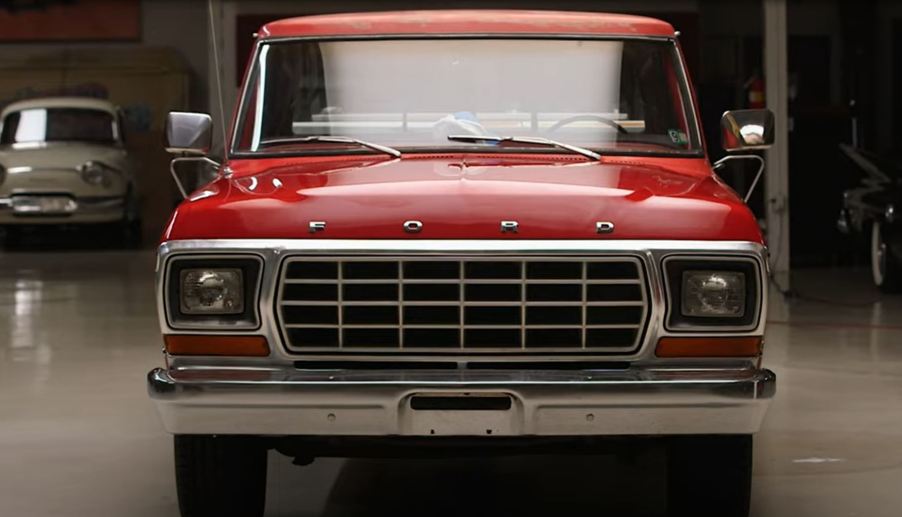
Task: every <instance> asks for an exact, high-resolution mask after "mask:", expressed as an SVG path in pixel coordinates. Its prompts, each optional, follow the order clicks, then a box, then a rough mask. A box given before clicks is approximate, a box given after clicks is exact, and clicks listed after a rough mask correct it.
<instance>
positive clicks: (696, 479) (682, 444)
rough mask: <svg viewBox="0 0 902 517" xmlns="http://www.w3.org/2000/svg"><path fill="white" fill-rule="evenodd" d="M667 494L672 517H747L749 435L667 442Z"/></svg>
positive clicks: (749, 457) (750, 486) (684, 438)
mask: <svg viewBox="0 0 902 517" xmlns="http://www.w3.org/2000/svg"><path fill="white" fill-rule="evenodd" d="M667 492H668V494H667V495H668V509H669V512H668V515H670V516H671V517H684V516H693V517H748V515H749V503H750V501H751V493H752V437H751V435H736V436H686V437H673V438H670V439H669V440H668V443H667Z"/></svg>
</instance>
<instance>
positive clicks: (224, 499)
mask: <svg viewBox="0 0 902 517" xmlns="http://www.w3.org/2000/svg"><path fill="white" fill-rule="evenodd" d="M174 444H175V481H176V489H177V492H178V498H179V510H180V511H181V514H182V517H262V516H263V510H264V507H265V503H266V454H267V449H266V447H265V446H264V445H263V444H262V443H261V441H260V440H259V439H257V438H252V437H244V436H198V435H176V436H175V439H174Z"/></svg>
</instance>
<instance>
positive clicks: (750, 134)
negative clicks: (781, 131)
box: [720, 110, 775, 153]
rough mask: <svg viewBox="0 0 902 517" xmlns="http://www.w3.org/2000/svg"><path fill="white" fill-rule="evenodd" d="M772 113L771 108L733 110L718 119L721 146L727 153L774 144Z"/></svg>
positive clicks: (753, 149) (762, 147)
mask: <svg viewBox="0 0 902 517" xmlns="http://www.w3.org/2000/svg"><path fill="white" fill-rule="evenodd" d="M774 124H775V123H774V113H773V112H772V111H771V110H735V111H728V112H726V113H724V114H723V118H721V120H720V129H721V135H722V138H723V148H724V149H725V150H726V151H727V152H728V153H735V152H741V151H756V150H762V149H769V148H770V147H771V146H772V145H774V132H775V131H774Z"/></svg>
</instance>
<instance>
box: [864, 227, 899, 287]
mask: <svg viewBox="0 0 902 517" xmlns="http://www.w3.org/2000/svg"><path fill="white" fill-rule="evenodd" d="M871 273H872V275H873V277H874V285H876V286H877V287H878V288H880V290H881V291H883V292H884V293H899V292H902V261H900V258H899V257H897V256H896V255H895V254H894V253H893V248H892V243H891V242H890V240H889V236H888V235H887V232H886V227H885V226H884V224H883V223H882V222H880V221H874V223H873V225H872V226H871Z"/></svg>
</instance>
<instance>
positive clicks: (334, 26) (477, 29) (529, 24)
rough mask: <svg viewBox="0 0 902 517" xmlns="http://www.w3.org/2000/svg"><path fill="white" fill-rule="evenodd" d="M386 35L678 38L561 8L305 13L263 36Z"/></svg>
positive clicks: (641, 24)
mask: <svg viewBox="0 0 902 517" xmlns="http://www.w3.org/2000/svg"><path fill="white" fill-rule="evenodd" d="M385 34H586V35H589V34H591V35H612V36H673V35H674V29H673V27H672V26H671V25H670V24H669V23H666V22H663V21H661V20H656V19H654V18H645V17H641V16H629V15H622V14H605V13H582V12H560V11H505V10H455V11H397V12H376V13H349V14H328V15H316V16H303V17H300V18H289V19H286V20H279V21H276V22H272V23H269V24H267V25H266V26H264V27H263V28H262V29H261V30H260V37H261V38H282V37H291V36H358V35H385Z"/></svg>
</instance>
